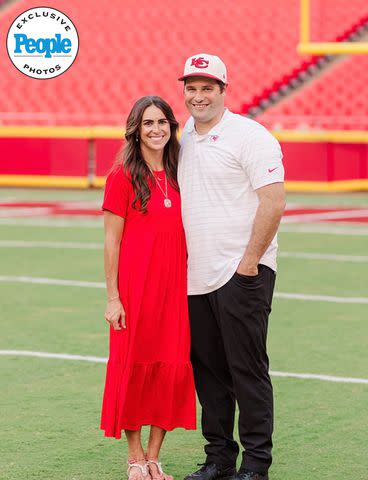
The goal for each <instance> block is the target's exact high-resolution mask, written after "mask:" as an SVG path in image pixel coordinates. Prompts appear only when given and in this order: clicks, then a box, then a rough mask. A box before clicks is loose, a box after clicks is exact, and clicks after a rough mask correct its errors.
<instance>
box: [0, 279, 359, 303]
mask: <svg viewBox="0 0 368 480" xmlns="http://www.w3.org/2000/svg"><path fill="white" fill-rule="evenodd" d="M0 282H5V283H13V282H16V283H35V284H43V285H63V286H68V287H87V288H105V283H104V282H88V281H81V280H62V279H58V278H42V277H26V276H11V275H0ZM274 297H275V298H282V299H289V300H307V301H312V302H332V303H355V304H368V297H334V296H329V295H315V294H303V293H287V292H275V293H274Z"/></svg>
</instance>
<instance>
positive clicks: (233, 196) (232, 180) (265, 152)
mask: <svg viewBox="0 0 368 480" xmlns="http://www.w3.org/2000/svg"><path fill="white" fill-rule="evenodd" d="M283 180H284V168H283V165H282V153H281V148H280V145H279V143H278V142H277V140H276V139H275V138H274V137H273V136H272V135H271V134H270V133H269V132H268V131H267V130H266V129H265V128H264V127H263V126H262V125H260V124H259V123H257V122H255V121H253V120H250V119H248V118H246V117H242V116H241V115H237V114H234V113H232V112H230V111H229V110H227V109H225V112H224V114H223V116H222V118H221V120H220V122H219V123H217V124H216V125H215V126H214V127H213V128H212V129H211V130H210V131H209V132H208V133H207V134H205V135H198V134H197V132H196V130H195V128H194V119H193V118H192V117H191V118H190V119H189V120H188V121H187V123H186V125H185V127H184V129H183V132H182V137H181V151H180V157H179V168H178V182H179V187H180V193H181V203H182V216H183V223H184V228H185V235H186V240H187V248H188V294H189V295H199V294H204V293H209V292H212V291H214V290H217V289H218V288H220V287H221V286H223V285H224V284H225V283H226V282H227V281H228V280H229V279H230V278H231V277H232V275H233V274H234V272H235V270H236V269H237V267H238V264H239V262H240V260H241V258H242V257H243V254H244V251H245V248H246V246H247V244H248V242H249V239H250V236H251V231H252V225H253V221H254V217H255V214H256V210H257V207H258V204H259V200H258V196H257V193H256V191H255V190H256V189H258V188H260V187H263V186H265V185H269V184H271V183H276V182H283ZM276 253H277V237H276V236H275V237H274V239H273V240H272V242H271V244H270V245H269V247H268V249H267V251H266V252H265V254H264V255H263V257H262V258H261V259H260V263H262V264H264V265H267V266H269V267H271V268H272V269H273V270H276Z"/></svg>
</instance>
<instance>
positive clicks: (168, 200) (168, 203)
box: [164, 198, 171, 208]
mask: <svg viewBox="0 0 368 480" xmlns="http://www.w3.org/2000/svg"><path fill="white" fill-rule="evenodd" d="M164 205H165V207H166V208H170V207H171V200H170V199H169V198H165V200H164Z"/></svg>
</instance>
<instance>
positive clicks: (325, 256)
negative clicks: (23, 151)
mask: <svg viewBox="0 0 368 480" xmlns="http://www.w3.org/2000/svg"><path fill="white" fill-rule="evenodd" d="M0 248H56V249H57V248H65V249H79V250H102V249H103V243H85V242H49V241H42V240H41V241H32V240H0ZM278 256H279V257H285V258H301V259H305V260H332V261H336V262H359V263H360V262H368V256H367V255H341V254H336V253H318V252H311V253H310V252H279V253H278Z"/></svg>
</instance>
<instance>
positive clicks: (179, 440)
mask: <svg viewBox="0 0 368 480" xmlns="http://www.w3.org/2000/svg"><path fill="white" fill-rule="evenodd" d="M101 195H102V193H101V192H100V191H92V192H78V191H69V190H68V191H61V190H59V191H54V190H26V189H19V190H18V189H3V190H0V201H1V200H2V199H9V198H13V199H16V200H19V201H20V200H33V201H36V200H44V201H45V200H68V201H72V200H75V201H90V202H97V204H98V203H99V202H100V200H101ZM288 201H289V202H290V203H291V204H299V205H329V206H331V205H332V206H333V205H336V206H344V207H350V206H351V207H353V206H362V207H364V208H368V195H364V194H356V195H323V196H321V195H319V196H317V195H314V196H312V195H304V196H302V195H293V196H289V198H288ZM1 220H6V219H4V218H3V219H1V218H0V231H1V235H0V240H1V241H5V240H8V241H14V242H16V241H28V242H31V241H33V242H37V241H48V242H78V243H94V244H99V245H97V246H96V248H95V249H88V250H87V249H75V248H74V249H71V248H70V249H67V248H63V247H62V246H60V247H59V248H44V247H42V248H41V247H33V248H31V247H29V248H19V246H16V244H15V243H14V246H4V245H2V246H1V245H0V255H1V271H0V276H1V277H2V281H1V282H0V308H1V311H0V318H1V320H0V322H1V323H0V325H1V336H0V351H1V350H2V351H4V350H19V351H20V350H23V351H33V352H52V353H68V354H75V355H92V356H96V357H106V356H107V352H108V337H107V332H108V330H107V324H106V322H105V320H104V319H103V313H104V308H105V292H104V290H103V289H101V288H86V287H76V286H62V285H48V284H31V283H19V282H16V281H15V280H14V279H7V280H6V279H4V278H3V277H5V276H11V277H19V276H27V277H38V278H39V277H41V278H49V279H63V280H82V281H89V282H103V281H104V276H103V263H102V261H103V258H102V254H103V250H102V248H100V247H101V245H102V242H103V231H102V223H101V221H100V220H101V219H100V220H98V219H95V218H89V219H87V220H81V219H78V218H73V217H68V218H62V219H61V218H58V219H43V221H44V222H45V223H44V224H43V225H32V222H33V223H34V222H35V221H36V220H37V218H30V219H26V220H27V221H28V220H29V225H24V223H25V222H19V224H17V223H16V222H14V224H13V225H10V224H6V222H4V221H3V223H1ZM19 220H20V219H19ZM63 221H67V222H68V223H67V226H66V225H65V226H64V227H62V228H60V227H59V228H56V227H54V226H52V225H55V224H56V225H57V224H58V223H60V222H63ZM83 222H87V225H89V228H86V226H85V225H84V223H83ZM329 225H330V226H331V227H332V226H333V227H334V228H335V227H336V225H335V224H329ZM367 226H368V225H367V224H365V225H362V226H359V225H350V224H348V225H346V224H345V225H337V227H336V228H341V229H342V230H344V229H345V232H344V233H345V234H344V235H336V234H329V233H321V232H315V233H301V232H298V228H299V226H298V225H296V226H295V228H294V230H293V231H283V228H281V233H280V235H279V244H280V252H306V253H321V254H336V255H348V256H361V257H363V258H362V260H361V261H359V262H353V261H338V260H331V259H320V260H315V259H313V260H311V259H305V258H292V257H289V258H285V257H280V258H279V262H278V263H279V271H278V278H277V285H276V291H277V292H281V293H298V294H303V295H306V296H307V295H325V296H331V297H340V298H343V297H360V298H363V299H368V275H367V266H368V257H367V256H368V253H367V250H368V249H367V246H368V233H367ZM288 227H290V225H289V226H288ZM349 232H350V233H349ZM356 232H360V233H363V234H361V235H356V234H355V233H356ZM364 232H365V234H364ZM346 233H348V234H346ZM364 257H365V259H364ZM367 322H368V304H367V303H366V304H364V303H336V302H327V301H314V300H311V299H310V298H308V297H307V298H306V299H304V300H295V299H285V298H275V299H274V304H273V312H272V315H271V318H270V327H269V355H270V361H271V370H272V371H274V372H289V373H307V374H321V375H330V376H337V377H349V378H362V379H367V378H368V362H367V335H368V323H367ZM0 353H1V352H0ZM0 370H1V376H0V406H1V412H0V416H1V420H0V422H1V424H0V432H1V433H0V440H1V444H0V445H1V447H0V448H1V452H2V453H1V456H0V478H1V479H3V480H25V479H37V480H51V479H52V480H53V479H55V480H97V479H101V480H115V479H121V478H125V469H126V465H125V460H126V442H125V441H124V440H120V441H117V440H115V439H107V438H104V437H103V433H102V432H101V431H100V430H99V415H100V407H101V396H102V389H103V382H104V375H105V365H104V364H103V363H93V362H87V361H76V360H63V359H50V358H35V357H27V356H20V355H15V354H14V355H0ZM273 385H274V392H275V434H274V444H275V447H274V463H273V466H272V468H271V470H270V479H271V480H312V479H321V480H322V479H323V480H345V479H348V478H349V479H352V480H366V479H367V478H368V473H367V472H368V470H367V458H368V434H367V418H368V383H361V384H359V383H344V382H340V381H337V382H330V381H324V380H321V379H311V378H306V379H300V378H294V377H279V376H274V377H273ZM162 394H163V395H164V394H165V392H162ZM199 425H200V407H199V405H198V427H199ZM146 437H147V429H146V428H145V429H144V438H146ZM203 444H204V440H203V439H202V437H201V433H200V428H198V430H197V431H190V432H185V431H184V430H181V429H178V430H175V431H173V432H169V433H168V435H167V438H166V442H165V444H164V447H163V451H162V456H161V457H162V462H163V465H164V467H165V469H166V470H167V471H168V473H171V474H173V475H174V477H175V479H178V480H180V479H182V478H183V477H184V475H185V474H187V473H189V472H191V471H193V470H194V469H196V468H198V467H197V463H199V462H203V461H204V456H203V453H202V446H203Z"/></svg>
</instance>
